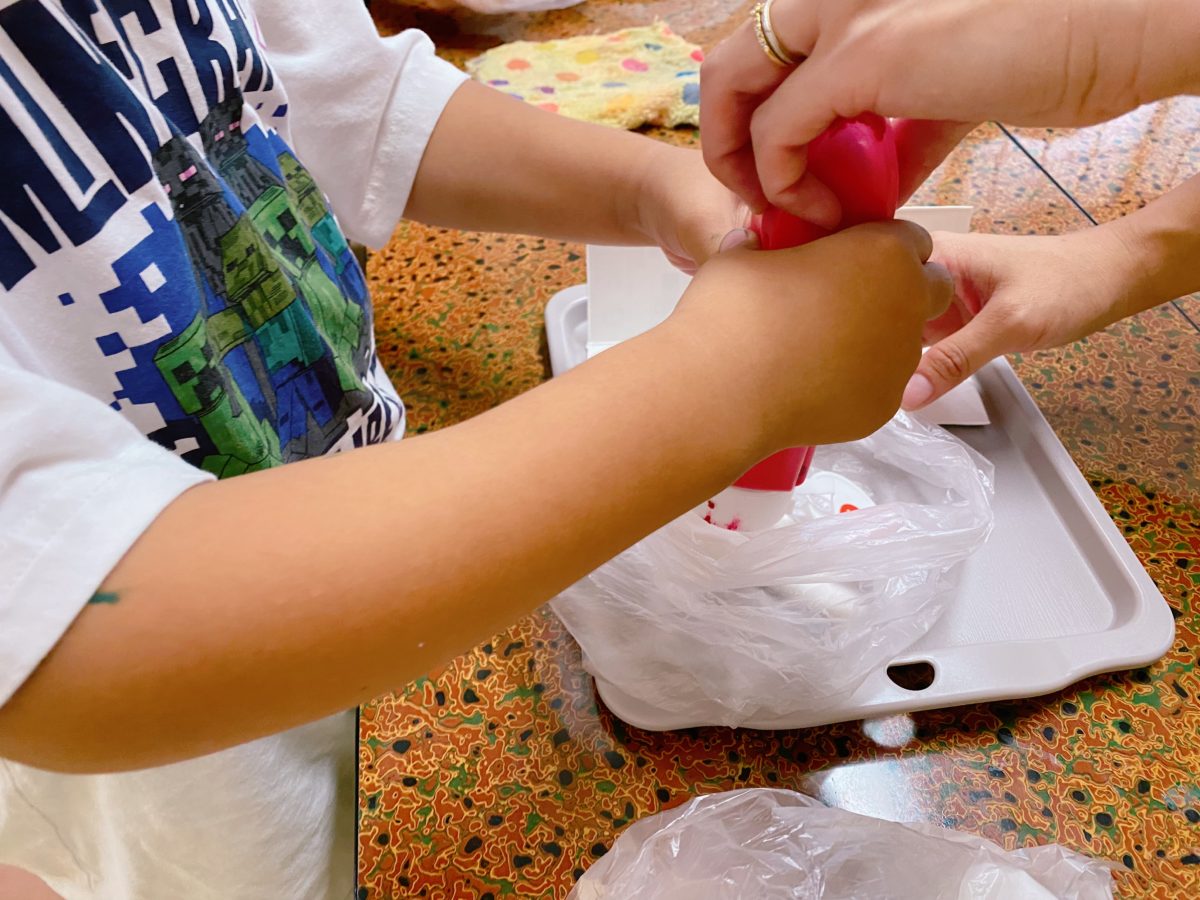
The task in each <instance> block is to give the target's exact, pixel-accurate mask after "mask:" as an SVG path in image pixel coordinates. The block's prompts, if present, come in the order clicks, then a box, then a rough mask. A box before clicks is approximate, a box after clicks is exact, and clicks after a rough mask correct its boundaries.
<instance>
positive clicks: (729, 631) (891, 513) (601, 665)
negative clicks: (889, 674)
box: [551, 413, 992, 729]
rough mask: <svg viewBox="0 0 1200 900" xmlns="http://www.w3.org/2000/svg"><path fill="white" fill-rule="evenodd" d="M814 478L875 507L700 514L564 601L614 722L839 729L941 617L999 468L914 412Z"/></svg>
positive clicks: (560, 600)
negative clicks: (760, 523) (764, 515)
mask: <svg viewBox="0 0 1200 900" xmlns="http://www.w3.org/2000/svg"><path fill="white" fill-rule="evenodd" d="M816 469H823V470H826V471H831V472H834V473H836V474H838V475H841V476H843V477H845V478H847V479H849V480H850V481H852V482H854V483H855V484H856V485H857V486H859V487H861V488H863V489H864V490H865V491H866V492H867V493H868V494H869V495H870V496H871V498H872V499H873V500H874V502H875V503H876V505H875V506H874V507H871V508H868V509H859V510H857V511H853V512H845V513H838V512H837V511H836V510H834V509H833V508H832V497H830V496H812V495H804V494H801V493H800V492H799V491H798V492H797V493H796V494H795V495H794V500H795V505H794V509H793V513H792V515H791V516H790V517H788V518H786V519H785V520H784V522H783V523H781V524H780V525H777V526H775V527H774V528H771V529H768V530H766V531H761V532H757V533H754V534H744V533H738V532H731V531H726V530H724V529H721V528H716V527H714V526H712V525H709V524H707V523H705V522H704V521H703V520H702V519H701V517H700V516H699V515H695V514H692V513H689V514H687V515H684V516H681V517H680V518H678V519H676V520H675V521H673V522H671V523H669V524H668V525H666V526H665V527H664V528H661V529H659V530H658V531H656V532H655V533H654V534H652V535H650V536H649V537H647V538H645V539H644V540H642V541H640V542H639V543H637V544H635V545H634V546H633V547H631V548H629V549H628V550H626V551H625V552H624V553H621V554H620V555H618V556H617V557H615V558H614V559H612V560H610V561H609V562H608V563H605V564H604V565H603V566H601V567H600V568H598V569H596V570H595V571H594V572H592V573H591V574H590V575H588V576H587V577H585V578H583V579H582V580H580V581H578V582H576V583H575V584H574V585H572V586H571V587H570V588H568V589H567V590H565V591H563V592H562V593H561V594H560V595H559V596H558V597H556V598H555V599H554V600H553V601H551V608H552V609H553V611H554V612H555V613H556V614H557V615H558V616H559V618H560V619H561V620H562V621H563V623H564V624H565V625H566V627H567V629H568V630H569V631H570V632H571V634H572V635H573V636H574V637H575V639H576V641H578V643H579V645H580V647H581V648H582V650H583V661H584V666H585V667H586V668H587V670H588V671H589V672H590V673H591V674H592V675H593V677H594V678H595V679H596V682H597V686H598V688H599V690H600V693H601V696H602V697H603V698H604V699H605V700H606V701H607V702H608V704H609V706H610V707H611V708H612V709H613V711H614V712H616V713H617V714H618V715H619V716H621V717H622V718H625V719H626V720H627V721H629V722H630V724H633V725H637V726H640V727H644V728H658V729H668V728H682V727H690V726H697V725H728V726H742V725H747V726H749V727H754V728H771V727H799V726H800V725H806V724H817V721H819V720H821V719H822V716H820V715H816V714H817V713H821V712H826V711H828V712H829V717H828V718H824V719H823V721H826V722H828V721H835V720H836V710H837V709H838V707H839V706H842V705H845V704H846V702H847V701H848V699H849V697H850V696H851V695H852V694H853V692H854V691H855V689H856V688H857V687H858V686H859V685H860V684H861V683H862V682H863V681H864V680H865V678H866V677H867V676H868V675H869V674H870V673H872V672H873V671H875V670H876V669H878V668H880V667H882V666H886V665H889V664H890V663H892V662H893V661H894V660H895V659H896V657H897V656H898V655H899V654H901V653H902V652H903V651H904V650H905V649H906V648H907V647H909V646H911V645H912V644H913V642H914V641H916V640H917V639H918V638H920V637H921V636H922V635H924V634H925V633H926V632H927V631H928V630H929V628H930V627H931V626H932V625H933V624H934V623H935V622H936V621H937V619H938V617H939V615H940V614H941V612H942V610H943V608H944V604H945V601H946V599H947V596H948V594H950V593H951V592H952V590H953V587H954V583H955V578H954V575H955V568H956V566H957V565H958V564H959V563H961V562H962V561H963V560H964V559H966V558H967V556H969V555H970V554H971V553H972V552H973V551H974V550H975V549H976V548H978V547H979V546H980V545H981V544H982V543H983V542H984V540H985V539H986V538H987V535H988V533H989V532H990V530H991V526H992V507H991V498H992V466H991V464H990V463H988V462H987V461H986V460H984V459H983V458H982V457H980V456H979V455H978V454H977V453H975V452H974V451H973V450H971V449H970V448H969V447H967V446H966V445H965V444H963V443H962V442H961V441H959V440H957V439H956V438H954V437H953V436H952V435H950V434H949V433H948V432H946V431H944V430H942V429H940V428H936V427H933V426H928V425H923V424H921V423H920V422H917V421H916V420H915V419H913V418H911V417H909V416H907V415H905V414H904V413H900V414H898V415H897V416H896V418H895V419H893V420H892V421H891V422H890V423H888V424H887V425H885V426H884V427H883V428H882V429H880V430H879V431H877V432H876V433H875V434H873V435H871V436H870V437H868V438H865V439H864V440H861V441H856V442H854V443H850V444H839V445H834V446H829V447H820V448H818V449H817V456H816V458H815V461H814V470H816ZM811 477H812V476H810V478H811ZM618 701H619V702H618ZM633 710H636V711H637V714H636V715H634V714H633V713H632V711H633ZM797 716H800V717H802V718H803V719H804V721H803V722H797V721H796V717H797Z"/></svg>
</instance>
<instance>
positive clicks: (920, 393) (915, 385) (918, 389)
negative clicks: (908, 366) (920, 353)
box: [893, 372, 933, 410]
mask: <svg viewBox="0 0 1200 900" xmlns="http://www.w3.org/2000/svg"><path fill="white" fill-rule="evenodd" d="M893 396H895V395H894V394H893ZM932 396H933V382H932V381H930V380H929V379H928V378H926V377H925V376H924V375H922V374H921V373H920V372H918V373H917V374H916V375H914V376H913V377H912V378H910V379H908V384H907V385H906V386H905V388H904V396H903V397H902V398H901V399H900V406H901V407H903V408H904V409H907V410H913V409H920V408H921V407H922V406H924V405H925V404H926V403H928V402H929V398H930V397H932Z"/></svg>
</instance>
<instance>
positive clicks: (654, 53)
mask: <svg viewBox="0 0 1200 900" xmlns="http://www.w3.org/2000/svg"><path fill="white" fill-rule="evenodd" d="M703 59H704V53H703V51H702V50H701V49H700V48H699V47H697V46H696V45H695V44H689V43H688V42H687V41H685V40H684V39H683V38H681V37H679V36H678V35H676V34H675V33H674V32H672V31H671V29H670V28H668V27H667V25H666V24H664V23H662V22H656V23H655V24H653V25H647V26H642V27H639V28H626V29H624V30H622V31H617V32H614V33H613V34H596V35H587V36H585V37H573V38H566V39H564V40H559V41H544V42H542V43H533V42H531V41H518V42H517V43H514V44H502V45H501V46H499V47H496V48H494V49H492V50H489V51H487V52H486V53H484V54H483V55H481V56H478V57H476V58H475V59H472V60H471V61H470V62H468V63H467V71H468V72H470V73H471V75H472V76H473V77H474V78H475V79H476V80H477V81H481V82H483V83H484V84H488V85H491V86H492V87H494V88H496V89H497V90H500V91H504V92H505V93H508V94H511V95H513V96H514V97H517V98H519V99H521V100H525V101H526V102H528V103H534V104H536V105H537V106H540V107H541V108H542V109H548V110H550V111H551V112H557V113H561V114H562V115H564V116H570V117H571V118H573V119H583V120H584V121H587V122H598V123H600V124H602V125H612V126H615V127H617V128H637V127H639V126H641V125H664V126H666V127H668V128H674V127H676V126H678V125H692V126H695V125H698V124H699V122H700V63H701V61H702V60H703Z"/></svg>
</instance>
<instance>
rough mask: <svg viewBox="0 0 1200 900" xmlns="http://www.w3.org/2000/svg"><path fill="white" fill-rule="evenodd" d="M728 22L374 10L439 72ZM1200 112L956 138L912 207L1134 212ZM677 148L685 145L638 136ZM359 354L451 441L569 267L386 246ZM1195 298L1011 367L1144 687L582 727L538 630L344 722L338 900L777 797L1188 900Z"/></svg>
mask: <svg viewBox="0 0 1200 900" xmlns="http://www.w3.org/2000/svg"><path fill="white" fill-rule="evenodd" d="M747 6H748V4H745V3H740V2H737V0H703V2H689V0H655V2H650V3H621V2H617V0H590V2H588V3H586V4H584V5H583V6H581V7H578V8H575V9H570V10H564V11H561V12H557V13H547V14H540V15H518V16H512V17H499V18H489V17H483V16H476V15H474V14H468V13H455V14H437V13H431V12H425V11H421V10H417V11H414V10H411V9H408V8H404V7H401V6H398V5H395V4H388V3H387V2H386V0H375V2H374V4H373V12H374V13H375V15H376V18H377V20H378V22H379V24H380V28H381V30H383V31H385V32H391V31H395V30H398V29H399V28H402V27H408V26H412V25H417V26H420V27H423V28H425V29H426V30H427V31H428V32H430V33H431V34H432V35H433V36H434V38H435V39H436V40H437V41H438V43H439V46H441V47H442V48H443V50H444V52H445V54H446V56H447V57H448V58H451V59H453V60H455V61H456V62H461V61H462V60H463V59H465V58H466V57H467V56H469V55H470V54H471V53H474V52H478V51H479V50H480V49H483V48H486V47H488V46H492V45H494V44H496V43H498V42H500V41H506V40H515V39H520V38H533V39H544V38H550V37H559V36H565V35H569V34H579V33H587V32H593V31H605V30H611V29H615V28H620V27H624V26H627V25H634V24H644V23H645V22H648V21H652V20H653V19H655V18H662V19H665V20H666V21H667V22H669V23H670V24H671V25H672V26H673V27H674V28H675V30H676V31H678V32H680V33H681V34H684V35H685V36H687V37H689V38H690V39H692V40H694V41H696V42H698V43H702V44H705V45H708V44H711V43H712V42H713V41H715V40H717V39H719V38H720V37H721V36H722V35H723V34H724V33H726V32H727V31H728V29H729V28H730V27H731V24H732V23H734V22H736V21H737V20H738V17H739V16H740V15H741V14H742V12H743V10H744V8H745V7H747ZM1198 126H1200V100H1195V99H1187V100H1176V101H1172V102H1170V103H1165V104H1160V105H1157V106H1155V107H1149V108H1146V109H1143V110H1139V111H1137V112H1135V113H1132V114H1130V115H1129V116H1126V117H1124V118H1123V119H1121V120H1119V121H1117V122H1113V123H1110V124H1108V125H1105V126H1101V127H1098V128H1094V129H1085V130H1083V131H1078V132H1059V131H1052V130H1051V131H1047V130H1017V131H1005V130H1002V129H1000V128H998V127H996V126H985V127H984V128H981V129H980V130H979V131H977V132H976V134H975V135H973V136H972V138H971V139H970V140H969V141H968V142H967V143H965V144H964V145H963V146H962V147H961V148H960V149H959V150H958V151H957V152H956V153H955V154H954V155H953V156H952V157H951V158H950V159H949V160H948V161H947V162H946V163H945V164H944V165H943V166H942V167H941V169H939V170H938V172H936V173H935V174H934V176H933V177H932V178H931V179H930V181H929V182H928V183H927V184H926V185H925V187H924V188H922V190H921V192H920V193H919V194H918V196H917V198H916V200H917V201H919V202H937V203H969V204H972V205H974V206H975V207H976V209H977V213H976V218H975V221H974V228H975V230H977V231H990V232H997V233H1022V234H1027V233H1039V234H1049V233H1057V232H1063V231H1068V230H1073V229H1077V228H1085V227H1090V225H1091V223H1092V222H1094V221H1103V220H1105V219H1106V218H1110V217H1112V216H1115V215H1119V214H1121V213H1124V212H1127V211H1129V210H1132V209H1135V208H1137V207H1138V206H1139V205H1141V204H1142V203H1144V202H1146V201H1147V200H1149V199H1152V198H1153V197H1154V196H1155V195H1157V194H1159V193H1161V192H1162V191H1163V190H1165V189H1168V188H1170V187H1171V186H1172V185H1173V184H1176V183H1178V182H1179V181H1181V180H1183V179H1184V178H1185V177H1187V176H1188V175H1189V174H1191V173H1192V172H1194V171H1196V170H1197V168H1198V164H1200V149H1198V148H1197V145H1196V143H1195V135H1196V133H1197V129H1198ZM660 136H664V137H667V138H669V139H673V140H676V141H680V142H683V143H694V142H695V140H696V136H695V134H694V132H691V131H688V130H683V131H680V132H678V133H674V134H671V135H660ZM369 276H370V281H371V287H372V290H373V292H374V296H375V304H376V309H377V318H376V327H377V334H378V339H379V349H380V355H381V357H382V358H383V361H384V363H385V365H386V366H387V368H388V371H389V372H390V373H391V375H392V378H393V379H394V380H395V382H396V384H397V386H398V387H399V388H400V390H401V392H402V394H403V396H404V397H405V399H406V400H407V402H408V404H409V409H410V425H411V427H412V429H413V430H415V431H424V430H427V429H433V428H438V427H442V426H445V425H449V424H452V423H454V422H456V421H459V420H461V419H464V418H467V417H469V416H472V415H474V414H476V413H479V412H481V411H483V410H485V409H487V408H489V407H491V406H493V405H495V404H496V403H499V402H502V401H503V400H506V399H508V398H510V397H512V396H514V395H515V394H517V393H519V392H521V391H523V390H526V389H528V388H530V387H532V386H533V385H535V384H537V383H538V382H539V381H541V380H542V379H544V378H546V377H548V374H549V371H548V362H547V358H546V353H545V346H544V343H545V341H544V336H543V329H542V312H543V308H544V306H545V303H546V301H547V300H548V299H549V298H550V297H551V296H552V295H553V294H554V293H555V292H556V291H558V290H561V289H562V288H564V287H567V286H569V285H573V284H578V283H580V282H582V281H583V280H584V278H585V274H584V264H583V258H582V248H581V247H578V246H573V245H569V244H563V243H558V242H554V241H543V240H537V239H529V238H519V237H508V236H495V235H477V234H463V233H458V232H452V231H444V230H439V229H429V228H424V227H420V226H414V225H403V226H401V227H400V228H399V229H398V231H397V232H396V235H395V237H394V239H393V240H392V242H391V244H390V245H389V246H388V247H387V248H386V249H385V250H384V251H382V252H381V253H378V254H375V255H374V256H373V257H372V258H371V261H370V264H369ZM1198 323H1200V299H1198V298H1196V297H1189V298H1183V299H1181V300H1180V301H1177V302H1176V303H1174V304H1169V305H1166V306H1163V307H1161V308H1159V309H1156V310H1152V311H1149V312H1146V313H1143V314H1141V315H1139V316H1137V317H1135V318H1133V319H1132V320H1129V321H1127V322H1123V323H1121V324H1119V325H1117V326H1114V327H1113V328H1111V329H1109V330H1108V331H1107V332H1105V333H1103V334H1100V335H1097V336H1094V337H1093V338H1091V339H1089V340H1087V341H1083V342H1080V343H1077V344H1074V345H1072V346H1070V347H1067V348H1064V349H1063V350H1059V351H1053V352H1045V353H1037V354H1032V355H1030V356H1027V357H1025V358H1021V359H1017V360H1015V361H1014V362H1015V364H1016V368H1017V371H1018V373H1019V374H1020V376H1021V378H1022V379H1023V381H1024V382H1025V384H1026V385H1027V386H1028V388H1029V390H1030V392H1031V393H1032V394H1033V396H1034V398H1035V399H1036V400H1037V402H1038V404H1039V405H1040V407H1041V408H1042V410H1043V411H1044V412H1045V414H1046V416H1047V418H1048V419H1049V420H1050V422H1051V424H1052V425H1053V426H1054V428H1055V430H1056V431H1057V433H1058V435H1059V437H1060V438H1061V439H1062V441H1063V443H1064V444H1065V445H1066V447H1067V449H1068V450H1069V451H1070V453H1071V454H1072V456H1073V457H1074V459H1075V461H1076V463H1077V464H1078V465H1079V467H1080V469H1081V470H1082V471H1083V472H1084V474H1085V475H1086V476H1087V478H1088V479H1089V480H1090V481H1091V484H1092V486H1093V487H1094V489H1095V491H1096V493H1097V495H1098V496H1099V497H1100V499H1101V501H1102V502H1103V503H1104V505H1105V506H1106V508H1107V509H1108V510H1109V512H1110V513H1111V515H1112V517H1113V519H1114V521H1115V522H1116V523H1117V524H1118V526H1119V527H1120V528H1121V529H1122V530H1123V532H1124V534H1125V536H1126V538H1127V540H1128V541H1129V542H1130V544H1131V545H1132V547H1133V549H1134V550H1135V551H1136V553H1137V555H1138V557H1139V558H1140V559H1141V561H1142V563H1143V564H1144V565H1145V566H1146V568H1147V570H1148V571H1149V572H1150V574H1151V576H1152V577H1153V578H1154V580H1155V582H1156V583H1157V584H1158V587H1159V588H1160V590H1161V591H1162V593H1163V595H1164V596H1165V597H1166V598H1167V600H1168V602H1169V603H1170V604H1171V606H1172V609H1173V610H1174V612H1175V616H1176V625H1177V636H1176V641H1175V643H1174V645H1173V647H1172V649H1171V651H1170V652H1169V653H1168V655H1167V656H1166V658H1164V659H1163V660H1162V661H1160V662H1159V663H1157V664H1155V665H1153V666H1151V667H1149V668H1147V669H1143V670H1139V671H1135V672H1126V673H1119V674H1114V675H1106V676H1102V677H1098V678H1092V679H1089V680H1088V681H1086V682H1083V683H1081V684H1079V685H1076V686H1074V687H1072V688H1070V689H1068V690H1066V691H1063V692H1061V693H1059V694H1056V695H1053V696H1049V697H1043V698H1037V699H1032V700H1023V701H1016V702H1011V703H1003V704H989V705H981V706H970V707H961V708H957V709H949V710H942V711H935V712H926V713H917V714H914V715H912V716H897V717H893V718H890V719H885V720H879V721H874V722H868V723H863V722H853V723H845V724H841V725H834V726H829V727H824V728H814V729H807V730H801V731H787V732H742V731H731V730H728V729H716V728H713V729H692V730H688V731H685V732H680V733H667V734H658V733H651V732H644V731H640V730H638V729H635V728H631V727H628V726H626V725H624V724H623V723H621V722H620V721H619V720H617V719H615V718H614V717H612V716H611V715H610V714H609V713H608V712H607V711H606V710H604V709H603V708H601V707H598V705H597V702H596V700H595V697H594V693H593V690H592V684H591V679H590V678H589V677H588V676H587V675H586V674H585V673H584V671H583V669H582V666H581V662H580V656H579V650H578V648H577V647H576V645H575V644H574V642H573V641H572V640H571V638H570V637H569V636H567V634H566V633H565V631H564V629H563V627H562V626H561V625H560V624H559V623H558V621H557V620H556V619H555V618H554V617H553V616H552V615H549V614H546V613H537V614H535V615H533V616H530V617H528V618H527V619H525V620H523V621H521V622H519V623H517V624H515V625H514V626H513V627H512V628H510V629H509V630H508V631H506V632H504V633H503V634H500V635H497V636H496V637H495V638H493V639H492V640H491V641H490V642H489V643H488V644H486V645H484V646H483V647H480V648H478V649H476V650H475V651H473V652H471V653H469V654H466V655H464V656H462V657H459V658H458V659H455V660H453V661H451V662H450V663H449V664H448V665H447V666H446V667H444V668H443V669H440V670H439V671H436V672H432V673H430V674H429V675H428V677H426V678H422V679H420V680H419V681H417V682H415V683H413V684H411V685H409V686H407V687H406V688H404V689H403V690H402V691H400V692H398V693H397V694H395V695H393V696H388V697H382V698H380V699H379V700H377V701H376V702H375V703H372V704H371V705H369V706H367V707H364V708H363V710H362V716H361V728H360V745H359V778H360V797H359V800H360V818H359V884H360V887H359V895H360V897H363V898H372V900H375V898H393V897H416V896H420V897H430V898H451V897H454V898H457V897H493V898H495V897H501V896H514V897H556V898H557V897H563V896H565V895H566V893H567V891H568V890H569V888H570V886H571V884H572V883H573V882H574V880H575V879H576V878H578V877H579V875H580V874H581V873H582V871H583V870H584V869H586V868H587V866H588V864H589V863H590V862H591V861H593V860H594V859H596V858H597V857H598V856H600V855H601V854H603V853H604V852H605V851H606V850H607V849H608V848H609V847H610V846H611V845H612V842H613V841H614V839H615V838H616V837H617V836H618V835H619V834H620V832H621V830H622V828H623V827H624V826H625V825H626V824H628V823H629V822H631V821H633V820H635V819H638V818H641V817H644V816H646V815H649V814H652V813H654V812H657V811H658V810H660V809H663V808H664V807H667V806H671V805H674V804H676V803H679V802H681V801H682V800H683V799H684V798H686V797H689V796H692V795H694V794H697V793H700V792H712V791H719V790H726V789H729V788H733V787H741V786H753V785H770V786H785V787H790V788H794V789H796V790H800V791H804V792H806V793H809V794H812V795H814V796H817V797H820V798H821V799H823V800H825V801H826V802H828V803H830V804H833V805H836V806H840V807H843V808H846V809H851V810H854V811H858V812H863V813H867V814H873V815H879V816H883V817H887V818H893V819H906V820H920V821H927V822H935V823H942V824H946V825H948V826H950V827H953V828H956V829H961V830H964V831H969V832H973V833H977V834H981V835H984V836H986V837H988V838H991V839H993V840H996V841H999V842H1000V843H1002V844H1004V845H1005V846H1008V847H1013V846H1017V845H1020V844H1028V843H1041V842H1050V841H1055V842H1059V843H1062V844H1065V845H1067V846H1070V847H1073V848H1076V849H1079V850H1082V851H1084V852H1087V853H1091V854H1095V855H1100V856H1104V857H1108V858H1110V859H1112V860H1114V861H1117V862H1118V863H1123V867H1122V871H1121V873H1120V875H1119V878H1118V892H1119V895H1120V896H1123V897H1155V898H1175V897H1179V898H1184V897H1196V896H1200V783H1198V782H1197V780H1196V774H1195V773H1196V772H1197V771H1200V705H1198V703H1197V700H1196V696H1197V693H1198V692H1200V676H1198V673H1197V671H1196V668H1195V667H1196V653H1197V650H1198V649H1200V610H1198V609H1197V608H1196V607H1195V606H1194V605H1193V603H1194V600H1195V597H1196V590H1197V587H1200V475H1198V474H1197V471H1196V465H1197V458H1196V454H1195V451H1194V441H1195V437H1196V422H1197V406H1196V402H1197V395H1198V394H1200V327H1198Z"/></svg>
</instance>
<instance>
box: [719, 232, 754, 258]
mask: <svg viewBox="0 0 1200 900" xmlns="http://www.w3.org/2000/svg"><path fill="white" fill-rule="evenodd" d="M752 236H753V235H751V234H750V231H749V230H748V229H746V228H735V229H733V231H731V232H729V234H727V235H725V237H723V238H721V245H720V246H719V247H717V252H718V253H724V252H725V251H726V250H732V249H733V248H734V247H740V246H742V244H746V243H749V242H750V238H751V237H752Z"/></svg>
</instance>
